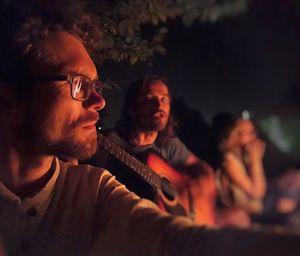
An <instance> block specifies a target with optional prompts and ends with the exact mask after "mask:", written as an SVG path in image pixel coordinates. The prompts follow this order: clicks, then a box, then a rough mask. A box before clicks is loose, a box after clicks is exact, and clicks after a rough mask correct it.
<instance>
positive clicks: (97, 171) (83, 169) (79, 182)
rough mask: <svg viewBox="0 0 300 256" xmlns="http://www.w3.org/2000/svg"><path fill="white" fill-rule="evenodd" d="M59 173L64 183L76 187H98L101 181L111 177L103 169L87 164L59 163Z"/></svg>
mask: <svg viewBox="0 0 300 256" xmlns="http://www.w3.org/2000/svg"><path fill="white" fill-rule="evenodd" d="M60 165H61V172H62V173H63V175H64V177H65V183H67V184H68V183H72V184H73V186H74V187H76V186H83V187H85V186H98V184H99V182H100V180H101V179H103V178H105V177H111V174H110V173H109V172H108V171H107V170H106V169H103V168H100V167H95V166H92V165H89V164H79V165H73V164H69V163H65V162H60Z"/></svg>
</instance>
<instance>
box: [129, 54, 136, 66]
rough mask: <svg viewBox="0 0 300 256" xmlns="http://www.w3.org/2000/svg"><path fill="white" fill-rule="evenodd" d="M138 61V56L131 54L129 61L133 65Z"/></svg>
mask: <svg viewBox="0 0 300 256" xmlns="http://www.w3.org/2000/svg"><path fill="white" fill-rule="evenodd" d="M137 61H138V57H137V56H131V57H130V59H129V62H130V64H131V65H133V64H135V63H136V62H137Z"/></svg>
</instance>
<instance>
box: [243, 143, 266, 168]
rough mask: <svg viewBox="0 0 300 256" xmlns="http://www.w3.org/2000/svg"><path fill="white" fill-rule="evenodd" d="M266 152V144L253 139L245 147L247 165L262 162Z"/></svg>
mask: <svg viewBox="0 0 300 256" xmlns="http://www.w3.org/2000/svg"><path fill="white" fill-rule="evenodd" d="M265 150H266V143H265V142H264V141H262V140H261V139H258V138H257V139H255V140H254V141H252V142H250V143H248V144H247V145H246V146H245V153H246V157H247V160H249V163H251V162H255V161H262V158H263V157H264V154H265Z"/></svg>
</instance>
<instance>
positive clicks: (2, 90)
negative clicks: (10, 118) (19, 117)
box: [0, 81, 17, 115]
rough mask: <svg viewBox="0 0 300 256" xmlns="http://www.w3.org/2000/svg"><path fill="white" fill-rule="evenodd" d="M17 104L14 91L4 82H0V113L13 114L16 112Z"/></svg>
mask: <svg viewBox="0 0 300 256" xmlns="http://www.w3.org/2000/svg"><path fill="white" fill-rule="evenodd" d="M16 108H17V102H16V97H15V89H14V87H13V86H10V85H8V84H6V83H4V82H1V81H0V113H1V115H2V114H4V113H5V114H13V112H14V111H16Z"/></svg>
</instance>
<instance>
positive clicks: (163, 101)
mask: <svg viewBox="0 0 300 256" xmlns="http://www.w3.org/2000/svg"><path fill="white" fill-rule="evenodd" d="M161 102H162V103H168V102H169V97H162V98H161Z"/></svg>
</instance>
